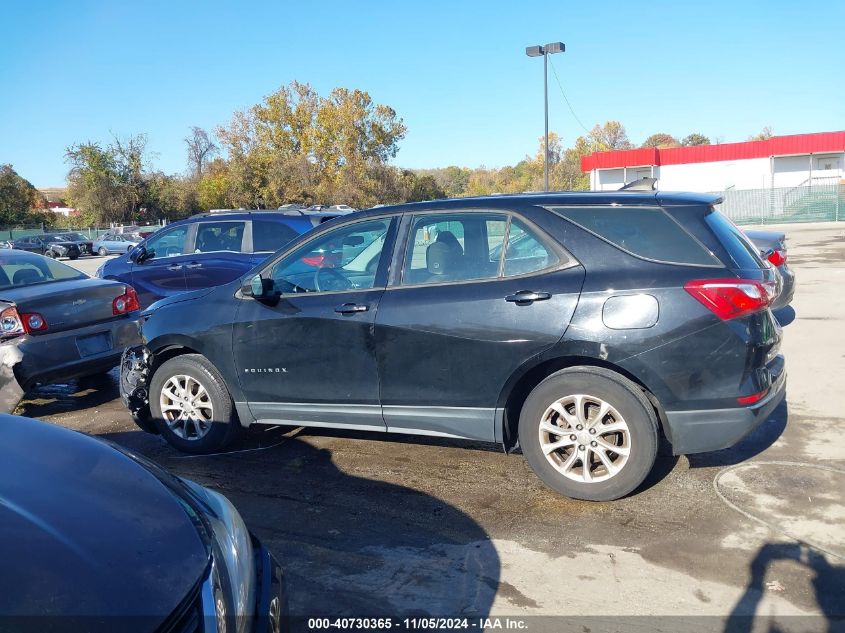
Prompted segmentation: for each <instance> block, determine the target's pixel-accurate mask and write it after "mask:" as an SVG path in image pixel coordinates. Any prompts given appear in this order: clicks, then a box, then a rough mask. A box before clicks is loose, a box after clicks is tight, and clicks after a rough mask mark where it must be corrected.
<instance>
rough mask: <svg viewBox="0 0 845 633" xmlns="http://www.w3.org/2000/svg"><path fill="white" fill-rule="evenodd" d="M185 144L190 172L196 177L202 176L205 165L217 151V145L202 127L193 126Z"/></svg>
mask: <svg viewBox="0 0 845 633" xmlns="http://www.w3.org/2000/svg"><path fill="white" fill-rule="evenodd" d="M185 145H186V146H187V149H188V173H189V174H190V175H191V176H193V177H194V178H197V179H199V178H202V174H203V170H204V169H205V166H206V165H207V164H208V162H209V161H210V160H211V159H212V158H213V157H214V154H216V153H217V149H218V148H217V145H215V144H214V142H213V141H212V140H211V138H209V136H208V132H206V131H205V130H204V129H202V128H201V127H192V128H191V135H190V136H188V137H187V138H185Z"/></svg>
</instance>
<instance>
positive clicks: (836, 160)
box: [590, 153, 845, 192]
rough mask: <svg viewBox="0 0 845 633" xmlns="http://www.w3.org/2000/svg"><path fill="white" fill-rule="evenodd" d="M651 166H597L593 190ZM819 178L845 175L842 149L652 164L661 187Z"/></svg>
mask: <svg viewBox="0 0 845 633" xmlns="http://www.w3.org/2000/svg"><path fill="white" fill-rule="evenodd" d="M651 169H652V168H651V167H649V166H644V167H628V168H627V169H622V168H615V169H598V170H595V174H592V175H591V177H590V182H591V185H592V188H593V190H598V191H609V190H615V189H619V187H621V186H622V185H623V184H625V183H627V182H632V181H634V180H636V179H638V178H641V177H643V176H648V175H651V173H650V172H651ZM811 175H812V181H813V183H814V184H818V182H819V181H820V180H826V179H836V178H845V153H837V154H818V155H817V154H813V155H810V154H804V155H800V156H776V157H774V159H772V158H750V159H745V160H732V161H718V162H709V163H688V164H684V165H663V166H660V167H654V177H655V178H657V179H658V181H657V186H658V188H659V189H662V190H664V191H697V192H708V191H725V190H726V189H766V188H769V187H798V186H800V185H806V184H809V180H810V178H811Z"/></svg>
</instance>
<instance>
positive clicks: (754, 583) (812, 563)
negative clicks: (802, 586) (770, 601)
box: [724, 543, 845, 633]
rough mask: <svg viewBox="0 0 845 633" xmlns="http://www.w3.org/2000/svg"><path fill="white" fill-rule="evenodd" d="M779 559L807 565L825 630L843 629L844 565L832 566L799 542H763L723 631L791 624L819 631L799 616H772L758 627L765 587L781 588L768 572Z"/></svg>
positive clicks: (789, 626)
mask: <svg viewBox="0 0 845 633" xmlns="http://www.w3.org/2000/svg"><path fill="white" fill-rule="evenodd" d="M778 561H792V562H794V563H798V564H800V565H802V566H804V567H805V568H806V570H807V574H808V577H809V579H810V582H811V583H812V587H813V591H814V592H815V601H816V604H817V605H818V608H819V611H821V613H822V615H823V617H824V621H825V624H826V628H825V629H824V630H826V631H829V632H830V633H833V632H834V631H842V630H843V628H845V591H843V588H845V568H843V567H842V566H840V565H832V564H831V563H830V562H828V560H827V558H825V557H824V556H822V555H821V554H819V553H818V552H816V551H815V550H813V549H810V548H809V547H807V546H805V545H801V544H799V543H766V544H765V545H763V546H762V547H761V548H760V549H759V551H758V552H757V554H756V556H755V557H754V559H753V560H752V561H751V565H750V571H751V579H750V581H749V582H748V586H747V587H746V588H745V592H744V593H743V594H742V596H741V597H740V598H739V600H738V601H737V603H736V604H735V605H734V607H733V609H732V610H731V613H730V615H729V616H728V619H727V622H726V623H725V629H724V633H750V632H751V631H752V630H753V631H769V632H774V631H787V630H794V629H793V627H797V630H814V631H816V630H819V629H818V621H815V622H813V621H810V620H811V619H810V618H802V617H800V616H786V617H780V618H774V619H772V620H771V621H770V622H769V623H768V626H767V627H765V628H763V627H761V626H760V620H764V619H765V618H766V615H765V614H764V613H758V606H759V604H760V601H761V600H762V599H763V595H764V594H765V593H766V591H767V590H769V591H778V590H780V591H782V590H783V589H782V588H780V589H778V588H777V585H776V583H777V580H776V579H774V578H772V577H771V576H769V575H768V572H769V570H770V568H771V566H772V564H773V563H775V562H778ZM767 578H768V582H767ZM808 627H809V628H808Z"/></svg>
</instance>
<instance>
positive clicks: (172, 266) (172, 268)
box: [167, 264, 182, 270]
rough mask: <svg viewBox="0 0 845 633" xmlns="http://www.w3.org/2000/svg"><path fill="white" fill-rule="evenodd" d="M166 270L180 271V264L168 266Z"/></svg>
mask: <svg viewBox="0 0 845 633" xmlns="http://www.w3.org/2000/svg"><path fill="white" fill-rule="evenodd" d="M167 270H182V264H170V266H168V267H167Z"/></svg>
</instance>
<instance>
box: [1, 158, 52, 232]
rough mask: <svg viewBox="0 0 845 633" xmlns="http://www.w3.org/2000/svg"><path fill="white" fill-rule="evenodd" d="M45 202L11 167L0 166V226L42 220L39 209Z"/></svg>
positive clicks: (44, 205)
mask: <svg viewBox="0 0 845 633" xmlns="http://www.w3.org/2000/svg"><path fill="white" fill-rule="evenodd" d="M46 206H47V204H46V200H45V199H44V196H42V195H41V194H40V193H39V192H38V190H37V189H36V188H35V187H33V186H32V183H31V182H29V181H28V180H26V179H25V178H22V177H21V176H19V175H18V173H17V172H16V171H15V170H14V169H13V168H12V166H11V165H0V224H5V225H14V224H27V223H31V222H38V221H41V220H43V218H42V217H41V214H40V213H39V211H38V210H39V209H43V208H44V207H46Z"/></svg>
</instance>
